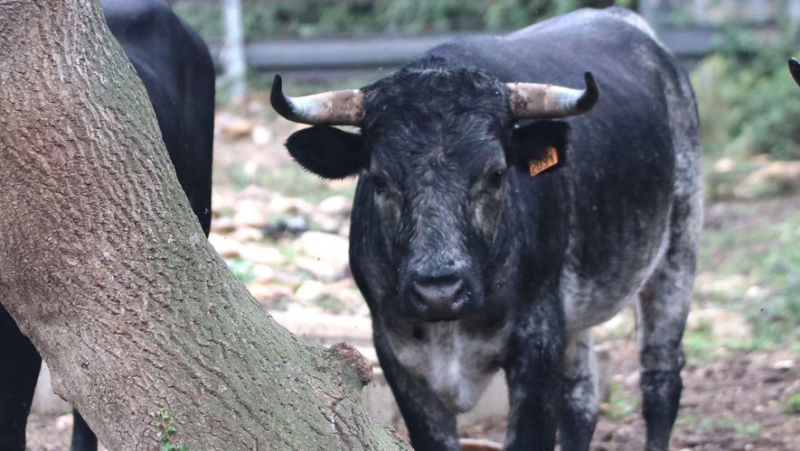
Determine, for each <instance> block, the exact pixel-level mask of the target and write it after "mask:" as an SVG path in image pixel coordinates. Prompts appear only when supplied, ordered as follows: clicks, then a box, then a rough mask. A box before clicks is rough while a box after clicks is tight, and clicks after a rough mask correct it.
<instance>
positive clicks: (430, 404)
mask: <svg viewBox="0 0 800 451" xmlns="http://www.w3.org/2000/svg"><path fill="white" fill-rule="evenodd" d="M374 338H375V351H376V352H377V354H378V360H380V363H381V369H382V370H383V374H384V375H385V376H386V380H387V381H388V382H389V386H390V387H391V388H392V393H393V394H394V399H395V401H396V402H397V405H398V407H399V408H400V413H401V414H402V415H403V420H404V421H405V423H406V427H407V428H408V435H409V437H410V438H411V445H412V446H413V447H414V449H415V450H416V451H440V450H441V451H458V450H459V449H460V448H459V445H458V432H457V430H456V417H455V415H454V414H453V413H451V412H450V411H449V410H447V408H446V407H445V406H444V404H442V402H441V401H440V400H439V398H438V397H437V396H436V394H435V393H433V391H432V390H431V389H430V387H429V386H428V384H427V383H426V382H425V381H423V380H422V379H420V378H418V377H415V376H413V375H411V374H409V373H408V371H406V370H405V368H403V367H402V365H400V362H399V361H398V360H397V358H396V357H395V355H394V353H393V352H392V350H391V348H390V347H389V344H388V343H387V341H386V339H385V336H384V333H383V332H382V331H381V330H379V329H377V328H376V330H375V332H374Z"/></svg>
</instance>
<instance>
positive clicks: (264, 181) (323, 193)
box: [214, 164, 355, 203]
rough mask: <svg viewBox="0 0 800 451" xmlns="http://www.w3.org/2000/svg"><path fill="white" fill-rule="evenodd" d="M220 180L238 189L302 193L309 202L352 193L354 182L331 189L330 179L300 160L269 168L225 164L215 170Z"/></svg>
mask: <svg viewBox="0 0 800 451" xmlns="http://www.w3.org/2000/svg"><path fill="white" fill-rule="evenodd" d="M214 178H215V179H217V183H218V184H225V185H226V186H230V187H231V188H233V189H235V190H242V189H244V188H246V187H248V186H250V185H257V186H261V187H264V188H267V189H269V190H271V191H275V192H279V193H281V194H283V195H284V196H288V197H300V198H303V199H305V200H307V201H308V202H313V203H316V202H320V201H322V200H324V199H325V198H328V197H330V196H333V195H336V194H344V195H346V196H349V197H353V195H354V193H355V185H354V184H346V186H345V187H342V188H338V189H331V188H330V186H329V184H328V181H327V180H325V179H323V178H321V177H319V176H318V175H315V174H312V173H310V172H308V171H306V170H305V169H303V168H302V167H300V165H298V164H287V165H283V166H281V167H280V168H275V169H270V170H269V171H263V172H253V171H250V170H248V168H247V166H235V167H234V166H232V167H222V168H221V169H220V170H219V171H218V172H217V173H215V174H214Z"/></svg>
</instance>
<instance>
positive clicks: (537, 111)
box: [507, 72, 600, 119]
mask: <svg viewBox="0 0 800 451" xmlns="http://www.w3.org/2000/svg"><path fill="white" fill-rule="evenodd" d="M584 78H585V79H586V89H570V88H565V87H563V86H555V85H545V84H541V83H508V84H507V86H508V90H509V92H508V101H509V103H510V106H511V116H512V117H513V118H514V119H534V118H546V117H567V116H575V115H577V114H583V113H585V112H587V111H589V110H591V109H592V107H594V104H595V103H597V99H598V98H599V97H600V93H599V92H598V90H597V84H595V82H594V77H592V73H591V72H586V74H585V75H584Z"/></svg>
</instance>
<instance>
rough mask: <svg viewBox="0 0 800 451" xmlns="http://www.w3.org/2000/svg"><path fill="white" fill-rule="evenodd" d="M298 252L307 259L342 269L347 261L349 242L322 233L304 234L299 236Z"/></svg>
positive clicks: (339, 237) (345, 239) (337, 236)
mask: <svg viewBox="0 0 800 451" xmlns="http://www.w3.org/2000/svg"><path fill="white" fill-rule="evenodd" d="M299 244H300V250H301V252H302V253H304V254H305V255H307V256H309V257H313V258H317V259H319V260H321V261H323V262H326V263H329V264H331V265H334V266H337V267H339V268H344V267H346V266H347V263H348V261H349V257H348V250H349V246H350V245H349V241H348V239H347V238H343V237H341V236H339V235H334V234H332V233H324V232H305V233H303V234H302V235H300V240H299Z"/></svg>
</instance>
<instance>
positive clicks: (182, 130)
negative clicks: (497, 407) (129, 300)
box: [0, 0, 214, 451]
mask: <svg viewBox="0 0 800 451" xmlns="http://www.w3.org/2000/svg"><path fill="white" fill-rule="evenodd" d="M101 5H102V7H103V12H104V14H105V17H106V21H107V22H108V26H109V28H110V30H111V32H112V33H113V34H114V37H115V38H116V39H117V41H119V43H120V45H121V46H122V48H123V50H124V51H125V54H126V55H127V56H128V59H130V61H131V63H132V64H133V66H134V68H135V69H136V71H137V73H138V75H139V78H141V79H142V82H143V83H144V85H145V88H146V89H147V94H148V96H149V98H150V101H151V103H152V104H153V109H154V110H155V113H156V117H157V119H158V125H159V128H160V130H161V134H162V136H163V139H164V144H165V146H166V148H167V151H168V152H169V157H170V160H171V161H172V164H173V166H174V167H175V172H176V173H177V176H178V181H179V182H180V184H181V187H182V188H183V190H184V192H185V193H186V195H187V197H188V198H189V202H190V204H191V206H192V210H193V211H194V213H195V215H196V216H197V218H198V220H199V221H200V224H201V226H202V228H203V231H204V232H205V233H206V234H208V231H209V227H210V224H211V160H212V145H213V133H214V66H213V63H212V61H211V56H210V55H209V53H208V49H207V48H206V45H205V43H204V42H203V41H202V39H201V38H200V37H199V36H198V35H197V34H196V33H195V32H194V30H192V29H191V28H190V27H189V26H188V25H187V24H186V23H185V22H183V21H182V20H181V19H179V18H178V16H176V15H175V14H174V13H173V12H172V9H171V8H170V7H169V5H168V4H167V3H166V2H165V1H164V0H136V1H131V0H102V1H101ZM41 361H42V359H41V357H40V356H39V354H38V353H37V352H36V349H35V348H34V347H33V345H32V344H31V342H30V340H28V338H27V337H25V336H24V335H23V334H22V333H21V332H20V330H19V328H18V327H17V325H16V324H15V323H14V321H13V320H12V319H11V317H10V316H9V314H8V312H6V310H5V308H3V307H2V306H0V450H1V451H15V450H24V449H25V424H26V418H27V416H28V412H29V410H30V405H31V399H32V398H33V392H34V388H35V386H36V378H37V375H38V373H39V367H40V365H41ZM96 449H97V439H96V437H95V436H94V434H93V433H92V431H91V430H90V429H89V427H88V426H87V425H86V423H85V422H84V421H83V419H82V418H81V417H80V415H78V414H77V412H76V415H75V426H74V430H73V439H72V450H73V451H94V450H96Z"/></svg>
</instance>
